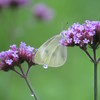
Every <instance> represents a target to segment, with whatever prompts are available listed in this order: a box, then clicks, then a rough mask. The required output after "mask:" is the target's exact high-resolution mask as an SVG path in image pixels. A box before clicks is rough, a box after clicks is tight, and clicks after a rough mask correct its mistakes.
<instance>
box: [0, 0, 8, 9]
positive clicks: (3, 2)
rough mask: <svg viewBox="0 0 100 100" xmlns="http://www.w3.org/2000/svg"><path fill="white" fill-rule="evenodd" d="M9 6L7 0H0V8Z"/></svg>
mask: <svg viewBox="0 0 100 100" xmlns="http://www.w3.org/2000/svg"><path fill="white" fill-rule="evenodd" d="M8 4H9V0H0V8H4V7H7V6H8Z"/></svg>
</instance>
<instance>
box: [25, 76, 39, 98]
mask: <svg viewBox="0 0 100 100" xmlns="http://www.w3.org/2000/svg"><path fill="white" fill-rule="evenodd" d="M24 79H25V81H26V83H27V85H28V87H29V89H30V91H31V95H32V96H33V97H34V98H35V100H39V99H38V97H37V95H36V94H35V92H34V90H33V88H32V86H31V84H30V82H29V81H28V78H27V77H26V78H24Z"/></svg>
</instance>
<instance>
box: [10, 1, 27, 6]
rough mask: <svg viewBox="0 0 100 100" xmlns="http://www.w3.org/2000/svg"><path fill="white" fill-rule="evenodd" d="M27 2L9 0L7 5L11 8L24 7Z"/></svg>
mask: <svg viewBox="0 0 100 100" xmlns="http://www.w3.org/2000/svg"><path fill="white" fill-rule="evenodd" d="M28 2H29V0H10V1H9V5H10V6H12V7H16V6H21V5H26V4H27V3H28Z"/></svg>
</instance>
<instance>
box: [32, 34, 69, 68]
mask: <svg viewBox="0 0 100 100" xmlns="http://www.w3.org/2000/svg"><path fill="white" fill-rule="evenodd" d="M60 39H61V35H56V36H54V37H52V38H50V39H49V40H47V41H46V42H45V43H44V44H43V45H42V46H41V47H40V48H39V49H38V50H37V52H36V54H35V57H34V62H35V63H36V64H41V65H44V64H46V65H48V66H51V67H58V66H61V65H63V64H64V63H65V61H66V58H67V48H66V47H64V46H62V45H59V40H60Z"/></svg>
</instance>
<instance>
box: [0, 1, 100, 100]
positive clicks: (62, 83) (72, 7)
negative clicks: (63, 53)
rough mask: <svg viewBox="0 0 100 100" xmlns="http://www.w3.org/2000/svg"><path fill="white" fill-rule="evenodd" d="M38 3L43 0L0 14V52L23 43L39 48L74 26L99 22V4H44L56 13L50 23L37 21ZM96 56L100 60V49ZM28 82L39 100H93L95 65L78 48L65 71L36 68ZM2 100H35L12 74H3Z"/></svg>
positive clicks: (71, 51) (0, 74)
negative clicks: (36, 9)
mask: <svg viewBox="0 0 100 100" xmlns="http://www.w3.org/2000/svg"><path fill="white" fill-rule="evenodd" d="M39 2H41V0H34V1H33V2H32V3H30V4H29V5H28V6H26V7H22V8H19V9H13V10H11V9H4V10H3V11H1V12H0V51H3V50H7V49H9V46H10V45H12V44H17V46H19V44H20V42H21V41H23V42H25V43H26V44H27V45H31V46H33V47H35V48H38V47H40V46H41V45H42V43H44V42H45V41H46V40H47V39H49V38H50V37H52V36H54V35H56V34H59V33H60V32H61V31H62V30H64V29H67V28H68V26H69V25H72V24H73V23H75V22H79V23H84V22H85V20H87V19H89V20H99V21H100V0H75V1H74V0H42V2H44V3H45V4H47V5H48V6H49V7H51V8H52V9H54V11H55V13H56V14H55V17H54V19H53V20H52V21H49V22H42V21H37V20H34V17H33V14H32V10H33V5H34V4H36V3H39ZM67 23H68V24H67ZM90 53H92V51H91V50H90ZM97 55H98V57H99V55H100V49H98V51H97ZM25 66H26V67H27V64H24V65H23V67H25ZM99 67H100V65H99V66H98V79H99V80H98V84H100V78H99V76H100V68H99ZM29 80H30V82H31V84H32V86H33V88H34V90H35V92H36V94H37V95H38V97H39V99H40V100H93V64H92V63H91V61H90V60H89V59H88V57H87V56H86V54H85V53H84V52H83V51H82V50H80V49H79V48H78V47H74V48H68V58H67V62H66V63H65V65H63V66H62V67H59V68H51V67H49V68H48V69H44V68H43V66H41V65H38V66H35V67H34V66H33V68H32V69H31V70H30V73H29ZM99 87H100V86H99ZM99 87H98V91H99V94H100V88H99ZM99 98H100V95H99ZM0 100H34V99H33V97H32V96H31V95H30V91H29V89H28V87H27V85H26V83H25V81H24V80H23V79H22V78H20V77H19V76H18V75H16V74H15V73H14V72H12V71H9V72H7V73H6V72H4V71H0Z"/></svg>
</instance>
